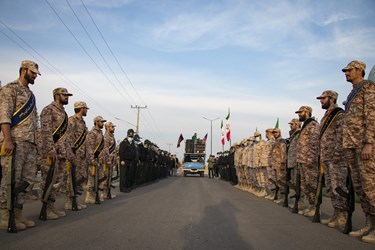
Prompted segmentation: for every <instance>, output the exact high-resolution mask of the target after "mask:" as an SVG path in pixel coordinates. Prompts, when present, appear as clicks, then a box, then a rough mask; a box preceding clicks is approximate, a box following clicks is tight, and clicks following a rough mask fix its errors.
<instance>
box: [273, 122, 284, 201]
mask: <svg viewBox="0 0 375 250" xmlns="http://www.w3.org/2000/svg"><path fill="white" fill-rule="evenodd" d="M272 134H273V137H274V138H275V142H274V143H273V145H272V149H271V167H272V170H273V171H274V176H275V179H274V182H275V185H276V186H278V187H279V195H278V196H276V198H277V200H275V202H276V203H278V204H280V203H282V202H283V201H284V197H283V196H282V195H281V194H283V193H284V192H285V187H284V184H283V183H284V182H285V181H284V180H285V178H286V141H285V139H283V138H282V137H281V130H280V129H279V128H275V129H274V130H273V131H272Z"/></svg>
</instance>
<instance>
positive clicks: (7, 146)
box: [0, 140, 14, 156]
mask: <svg viewBox="0 0 375 250" xmlns="http://www.w3.org/2000/svg"><path fill="white" fill-rule="evenodd" d="M13 149H14V145H13V142H12V140H4V141H3V144H2V145H1V154H0V155H1V156H5V155H11V154H12V153H13Z"/></svg>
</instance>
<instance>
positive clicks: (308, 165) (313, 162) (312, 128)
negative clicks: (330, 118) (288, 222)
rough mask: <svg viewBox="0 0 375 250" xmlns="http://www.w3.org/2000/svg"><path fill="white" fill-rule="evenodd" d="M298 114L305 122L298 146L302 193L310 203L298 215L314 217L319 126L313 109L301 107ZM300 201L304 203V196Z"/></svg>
mask: <svg viewBox="0 0 375 250" xmlns="http://www.w3.org/2000/svg"><path fill="white" fill-rule="evenodd" d="M296 114H298V116H299V120H300V121H301V122H303V125H302V129H301V132H300V135H299V139H298V145H297V148H298V151H297V164H298V168H299V170H300V175H301V191H302V193H304V194H305V197H306V198H307V200H308V203H309V207H308V208H306V209H305V210H302V209H300V208H299V211H298V214H303V215H305V216H308V217H312V216H314V213H315V205H314V204H315V195H316V190H317V178H318V153H319V152H318V147H319V124H318V122H317V121H315V119H314V118H312V117H311V115H312V108H311V107H309V106H301V107H300V108H299V110H298V111H296ZM300 200H301V202H302V201H303V199H302V196H301V198H300Z"/></svg>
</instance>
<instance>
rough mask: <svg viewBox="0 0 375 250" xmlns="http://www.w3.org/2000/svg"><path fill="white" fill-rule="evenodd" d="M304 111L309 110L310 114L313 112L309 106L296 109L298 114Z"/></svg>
mask: <svg viewBox="0 0 375 250" xmlns="http://www.w3.org/2000/svg"><path fill="white" fill-rule="evenodd" d="M303 111H307V112H310V114H311V113H312V108H311V107H309V106H301V107H300V108H299V110H297V111H296V114H298V113H302V112H303Z"/></svg>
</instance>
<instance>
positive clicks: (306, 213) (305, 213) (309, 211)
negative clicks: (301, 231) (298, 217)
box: [303, 205, 315, 217]
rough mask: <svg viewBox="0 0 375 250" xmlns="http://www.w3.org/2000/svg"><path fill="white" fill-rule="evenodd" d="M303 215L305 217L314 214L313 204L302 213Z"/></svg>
mask: <svg viewBox="0 0 375 250" xmlns="http://www.w3.org/2000/svg"><path fill="white" fill-rule="evenodd" d="M303 215H304V216H306V217H313V216H314V215H315V206H314V205H310V206H309V207H308V208H307V209H306V210H305V212H304V213H303Z"/></svg>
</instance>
